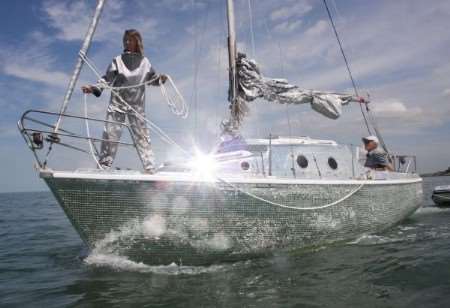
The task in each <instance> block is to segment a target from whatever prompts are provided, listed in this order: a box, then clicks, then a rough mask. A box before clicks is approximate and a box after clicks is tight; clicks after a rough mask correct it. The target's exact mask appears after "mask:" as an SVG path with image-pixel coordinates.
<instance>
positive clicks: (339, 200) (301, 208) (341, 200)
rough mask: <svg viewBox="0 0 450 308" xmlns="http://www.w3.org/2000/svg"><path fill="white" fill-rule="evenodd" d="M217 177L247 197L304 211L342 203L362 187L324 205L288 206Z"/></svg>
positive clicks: (361, 186) (360, 186)
mask: <svg viewBox="0 0 450 308" xmlns="http://www.w3.org/2000/svg"><path fill="white" fill-rule="evenodd" d="M217 179H218V180H219V181H220V182H222V183H225V184H228V185H230V186H231V187H232V188H234V189H235V190H238V191H240V192H242V193H243V194H245V195H247V196H249V197H251V198H254V199H256V200H259V201H262V202H265V203H267V204H270V205H274V206H278V207H282V208H285V209H292V210H302V211H303V210H304V211H311V210H319V209H325V208H328V207H331V206H333V205H337V204H339V203H342V202H343V201H345V200H347V199H348V198H350V197H351V196H353V195H354V194H356V193H357V192H358V191H359V190H361V188H363V186H364V183H362V184H361V185H359V186H358V187H357V188H356V189H354V190H353V191H351V192H350V193H348V194H347V195H345V196H344V197H342V198H340V199H338V200H336V201H333V202H331V203H328V204H324V205H320V206H313V207H296V206H289V205H285V204H281V203H277V202H273V201H270V200H267V199H264V198H262V197H259V196H257V195H255V194H253V193H250V192H247V191H244V190H242V189H240V188H239V187H236V186H235V185H233V184H231V183H229V182H227V181H225V180H222V179H220V178H217Z"/></svg>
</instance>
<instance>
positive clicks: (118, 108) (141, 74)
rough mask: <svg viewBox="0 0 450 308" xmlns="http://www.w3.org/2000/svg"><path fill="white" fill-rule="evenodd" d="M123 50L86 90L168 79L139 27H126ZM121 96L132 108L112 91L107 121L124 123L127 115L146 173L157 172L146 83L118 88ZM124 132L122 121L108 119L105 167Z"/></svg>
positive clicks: (97, 93) (102, 154)
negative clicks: (148, 50) (152, 61)
mask: <svg viewBox="0 0 450 308" xmlns="http://www.w3.org/2000/svg"><path fill="white" fill-rule="evenodd" d="M123 46H124V52H123V53H122V54H121V55H119V56H117V57H115V58H114V59H113V61H112V63H111V64H110V65H109V67H108V69H107V71H106V74H105V75H104V76H103V77H102V79H101V80H99V82H98V83H97V84H96V85H86V86H83V87H82V88H81V89H82V90H83V92H84V93H92V94H94V95H95V96H97V97H99V96H100V95H101V93H102V91H103V86H102V84H105V83H106V84H108V85H109V86H112V87H128V86H136V85H139V84H142V83H145V82H148V83H149V84H151V85H154V86H158V85H159V84H160V83H164V82H165V81H166V80H167V76H166V75H163V74H161V75H157V74H156V72H155V70H154V69H153V67H152V65H151V64H150V61H149V60H148V59H147V58H146V57H145V56H144V47H143V44H142V37H141V35H140V33H139V32H138V31H137V30H134V29H130V30H126V31H125V33H124V35H123ZM116 91H118V93H119V95H120V97H121V98H122V99H123V100H124V101H125V102H126V103H127V104H128V105H130V106H131V107H132V108H133V109H134V110H135V111H136V112H137V113H139V115H137V114H136V113H135V111H133V110H131V109H130V108H129V107H128V106H127V105H126V104H124V103H123V102H122V101H121V99H120V98H119V97H118V96H117V95H115V94H113V93H111V99H110V102H109V105H108V111H107V114H106V120H107V121H113V122H119V123H125V118H128V122H129V124H130V128H131V132H132V134H133V136H132V137H133V139H134V141H135V143H136V148H137V151H138V154H139V157H140V159H141V161H142V164H143V166H144V170H145V172H146V173H154V171H155V168H154V156H153V151H152V148H151V143H150V136H149V130H148V128H147V126H146V123H145V121H144V120H143V118H144V117H145V85H141V86H137V87H131V88H126V89H125V88H124V89H119V90H116ZM121 135H122V125H119V124H115V123H106V124H105V129H104V132H103V139H104V141H102V144H101V148H100V159H99V163H100V165H102V167H104V168H105V169H109V168H111V166H112V164H113V161H114V158H115V156H116V153H117V148H118V143H117V141H119V140H120V137H121Z"/></svg>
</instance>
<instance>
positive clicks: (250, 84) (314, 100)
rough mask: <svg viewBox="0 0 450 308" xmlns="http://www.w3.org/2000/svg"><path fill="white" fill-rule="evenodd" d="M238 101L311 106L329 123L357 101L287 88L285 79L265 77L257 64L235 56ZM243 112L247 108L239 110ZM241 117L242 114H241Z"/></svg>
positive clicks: (335, 95) (343, 95) (241, 102)
mask: <svg viewBox="0 0 450 308" xmlns="http://www.w3.org/2000/svg"><path fill="white" fill-rule="evenodd" d="M236 64H237V73H238V100H239V103H240V104H241V105H243V104H245V102H250V101H253V100H255V99H257V98H264V99H266V100H268V101H271V102H276V103H279V104H294V105H298V104H311V107H312V109H314V110H315V111H317V112H319V113H321V114H323V115H324V116H326V117H328V118H330V119H337V118H339V116H340V115H341V114H342V106H344V105H347V104H349V103H350V102H352V101H353V102H359V101H360V99H359V98H358V97H355V96H354V95H350V94H338V93H327V92H321V91H314V90H302V89H300V88H299V87H298V86H295V85H292V84H289V83H288V81H287V80H286V79H275V78H267V77H264V76H263V75H262V74H261V72H260V70H259V67H258V64H257V63H256V62H255V61H254V60H251V59H248V58H247V56H246V55H245V54H243V53H239V54H238V59H237V63H236ZM241 110H242V111H243V112H245V110H246V108H242V109H241ZM241 116H242V114H241Z"/></svg>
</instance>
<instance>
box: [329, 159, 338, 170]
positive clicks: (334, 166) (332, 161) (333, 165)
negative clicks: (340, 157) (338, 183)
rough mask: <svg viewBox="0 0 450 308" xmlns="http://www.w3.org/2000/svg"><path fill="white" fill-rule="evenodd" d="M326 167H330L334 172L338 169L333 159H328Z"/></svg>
mask: <svg viewBox="0 0 450 308" xmlns="http://www.w3.org/2000/svg"><path fill="white" fill-rule="evenodd" d="M328 166H330V168H331V169H333V170H336V169H337V167H338V163H337V161H336V159H334V158H333V157H330V158H328Z"/></svg>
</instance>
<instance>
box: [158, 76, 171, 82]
mask: <svg viewBox="0 0 450 308" xmlns="http://www.w3.org/2000/svg"><path fill="white" fill-rule="evenodd" d="M167 78H169V77H167V75H164V74H161V75H160V76H159V80H161V82H162V83H166V81H167Z"/></svg>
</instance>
